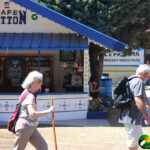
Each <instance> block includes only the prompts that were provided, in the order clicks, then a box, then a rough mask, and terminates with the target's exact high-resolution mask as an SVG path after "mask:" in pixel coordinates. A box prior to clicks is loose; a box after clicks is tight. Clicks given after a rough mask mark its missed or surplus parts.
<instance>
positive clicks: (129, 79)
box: [127, 76, 139, 99]
mask: <svg viewBox="0 0 150 150" xmlns="http://www.w3.org/2000/svg"><path fill="white" fill-rule="evenodd" d="M135 78H139V77H137V76H131V77H129V78H128V81H131V80H132V79H135ZM127 86H128V91H129V98H131V99H132V98H133V94H132V93H131V90H130V84H129V82H128V85H127Z"/></svg>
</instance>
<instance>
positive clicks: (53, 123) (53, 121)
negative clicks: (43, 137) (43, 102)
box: [51, 99, 57, 150]
mask: <svg viewBox="0 0 150 150" xmlns="http://www.w3.org/2000/svg"><path fill="white" fill-rule="evenodd" d="M51 106H54V104H53V99H51ZM52 125H53V133H54V142H55V150H57V142H56V133H55V120H54V112H52Z"/></svg>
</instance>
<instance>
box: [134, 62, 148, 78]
mask: <svg viewBox="0 0 150 150" xmlns="http://www.w3.org/2000/svg"><path fill="white" fill-rule="evenodd" d="M144 72H145V73H150V65H147V64H143V65H140V66H139V67H138V68H137V69H136V75H138V74H142V73H144Z"/></svg>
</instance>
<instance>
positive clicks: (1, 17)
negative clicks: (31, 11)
mask: <svg viewBox="0 0 150 150" xmlns="http://www.w3.org/2000/svg"><path fill="white" fill-rule="evenodd" d="M26 17H27V12H26V11H24V10H23V11H21V10H2V11H0V24H26Z"/></svg>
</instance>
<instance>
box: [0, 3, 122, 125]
mask: <svg viewBox="0 0 150 150" xmlns="http://www.w3.org/2000/svg"><path fill="white" fill-rule="evenodd" d="M0 6H1V7H0V122H7V121H8V117H9V115H10V114H11V113H12V112H13V110H14V109H15V106H16V103H17V102H18V98H19V95H20V93H21V91H22V89H21V86H20V85H21V83H22V81H23V80H24V78H25V76H26V75H27V74H28V72H30V71H32V70H39V71H40V72H42V73H43V75H44V80H43V86H42V89H41V91H39V93H38V96H37V104H38V110H44V109H47V108H49V107H50V99H51V98H53V100H54V105H55V106H56V113H55V119H56V120H68V119H84V118H86V117H87V109H88V97H89V94H88V91H89V86H88V79H89V77H88V71H89V70H88V68H89V55H88V42H89V40H92V41H94V42H96V43H98V44H102V45H104V46H106V47H108V48H110V49H112V50H116V51H121V50H124V48H125V44H124V43H122V42H120V41H118V40H115V39H113V38H111V37H109V36H106V35H104V34H102V33H100V32H98V31H96V30H94V29H92V28H89V27H87V26H85V25H83V24H81V23H79V22H77V21H75V20H72V19H70V18H68V17H66V16H64V15H62V14H60V13H57V12H55V11H53V10H51V9H49V8H47V7H45V6H43V5H40V4H39V3H37V2H35V1H33V0H11V1H9V0H1V1H0ZM49 119H51V118H50V116H45V117H42V118H41V119H40V123H47V122H48V121H49Z"/></svg>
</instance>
